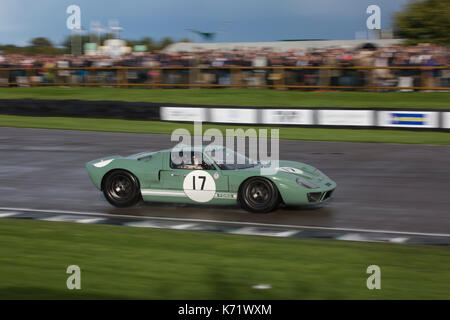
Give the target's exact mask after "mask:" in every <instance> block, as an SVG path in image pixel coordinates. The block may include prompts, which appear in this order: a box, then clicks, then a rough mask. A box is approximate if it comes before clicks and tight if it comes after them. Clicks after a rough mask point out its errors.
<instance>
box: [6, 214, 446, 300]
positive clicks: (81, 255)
mask: <svg viewBox="0 0 450 320" xmlns="http://www.w3.org/2000/svg"><path fill="white" fill-rule="evenodd" d="M0 243H3V244H7V245H2V246H0V299H128V298H133V299H449V298H450V272H449V270H448V266H449V264H450V251H449V250H448V248H439V247H421V246H403V245H393V244H375V243H349V242H343V241H342V242H341V241H335V240H298V239H278V238H263V237H251V236H238V235H224V234H212V233H201V232H190V231H173V230H155V229H141V228H131V227H119V226H106V225H81V224H75V223H61V222H44V221H33V220H27V221H24V220H15V219H2V222H1V223H0ZM373 264H376V265H378V266H380V268H381V290H368V289H367V287H366V280H367V277H368V276H369V275H368V274H366V269H367V267H368V266H369V265H373ZM69 265H78V266H79V267H80V268H81V288H82V289H81V290H72V291H70V290H68V289H67V288H66V280H67V277H68V276H69V275H68V274H66V269H67V267H68V266H69ZM257 284H270V285H271V286H272V289H269V290H255V289H252V286H253V285H257Z"/></svg>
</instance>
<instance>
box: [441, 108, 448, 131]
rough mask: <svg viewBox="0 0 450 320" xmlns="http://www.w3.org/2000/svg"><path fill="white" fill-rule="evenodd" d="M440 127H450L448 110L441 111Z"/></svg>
mask: <svg viewBox="0 0 450 320" xmlns="http://www.w3.org/2000/svg"><path fill="white" fill-rule="evenodd" d="M442 128H445V129H450V112H442Z"/></svg>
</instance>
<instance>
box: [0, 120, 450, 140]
mask: <svg viewBox="0 0 450 320" xmlns="http://www.w3.org/2000/svg"><path fill="white" fill-rule="evenodd" d="M0 127H18V128H42V129H67V130H87V131H107V132H134V133H157V134H171V133H172V131H173V130H175V129H177V128H186V129H188V130H190V131H191V132H192V133H193V125H192V124H186V123H176V122H162V121H138V120H121V119H89V118H64V117H25V116H6V115H0ZM208 128H218V129H220V130H222V131H223V132H224V130H225V129H236V128H243V129H245V130H246V129H248V128H256V127H250V126H228V125H203V129H204V130H206V129H208ZM266 128H267V127H266ZM268 129H270V128H268ZM279 130H280V139H287V140H316V141H351V142H378V143H415V144H437V145H450V134H449V133H448V132H434V131H426V132H423V131H407V130H370V129H323V128H293V127H281V128H279ZM269 132H270V131H269Z"/></svg>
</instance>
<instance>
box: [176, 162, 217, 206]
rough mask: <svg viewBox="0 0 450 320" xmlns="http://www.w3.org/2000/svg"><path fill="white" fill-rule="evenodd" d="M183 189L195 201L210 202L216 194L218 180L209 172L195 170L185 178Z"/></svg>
mask: <svg viewBox="0 0 450 320" xmlns="http://www.w3.org/2000/svg"><path fill="white" fill-rule="evenodd" d="M183 190H184V193H185V194H186V195H187V196H188V197H189V198H190V199H191V200H193V201H196V202H208V201H210V200H212V199H213V198H214V195H215V194H216V182H215V181H214V178H213V177H212V176H211V175H210V174H209V173H208V172H205V171H203V170H194V171H191V172H190V173H189V174H188V175H187V176H186V178H184V182H183Z"/></svg>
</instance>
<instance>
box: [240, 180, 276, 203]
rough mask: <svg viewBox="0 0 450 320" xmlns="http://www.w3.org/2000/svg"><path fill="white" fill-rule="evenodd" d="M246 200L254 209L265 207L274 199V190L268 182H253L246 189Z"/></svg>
mask: <svg viewBox="0 0 450 320" xmlns="http://www.w3.org/2000/svg"><path fill="white" fill-rule="evenodd" d="M245 199H246V200H247V202H248V204H249V205H250V206H251V207H253V208H261V207H265V206H266V205H268V204H269V203H270V201H271V199H272V190H271V188H270V186H269V185H268V183H267V182H264V181H257V182H253V183H251V184H250V185H249V186H248V187H247V188H246V192H245Z"/></svg>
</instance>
